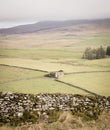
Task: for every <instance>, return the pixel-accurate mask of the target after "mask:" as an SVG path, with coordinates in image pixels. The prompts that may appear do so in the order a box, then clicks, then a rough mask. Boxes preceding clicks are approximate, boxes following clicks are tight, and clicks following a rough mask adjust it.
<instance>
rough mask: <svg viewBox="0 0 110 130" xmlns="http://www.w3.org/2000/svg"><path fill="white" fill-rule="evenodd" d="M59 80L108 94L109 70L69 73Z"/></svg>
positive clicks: (109, 91) (109, 93) (109, 89)
mask: <svg viewBox="0 0 110 130" xmlns="http://www.w3.org/2000/svg"><path fill="white" fill-rule="evenodd" d="M60 80H61V81H64V82H67V83H71V84H73V85H76V86H79V87H81V88H84V89H87V90H89V91H91V92H94V93H97V94H99V95H105V96H109V95H110V72H96V73H95V72H93V73H79V74H74V75H73V74H70V75H66V76H64V77H63V78H61V79H60Z"/></svg>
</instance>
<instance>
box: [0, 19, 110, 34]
mask: <svg viewBox="0 0 110 130" xmlns="http://www.w3.org/2000/svg"><path fill="white" fill-rule="evenodd" d="M102 23H103V25H104V27H105V28H108V27H109V28H110V26H109V25H110V19H101V20H68V21H42V22H38V23H35V24H27V25H20V26H16V27H12V28H5V29H0V34H23V33H34V32H39V31H46V30H52V29H60V28H62V27H69V26H75V25H80V24H102Z"/></svg>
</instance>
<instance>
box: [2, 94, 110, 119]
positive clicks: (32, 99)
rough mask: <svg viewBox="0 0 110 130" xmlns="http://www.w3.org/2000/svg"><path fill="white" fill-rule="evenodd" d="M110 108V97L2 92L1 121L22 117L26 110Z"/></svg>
mask: <svg viewBox="0 0 110 130" xmlns="http://www.w3.org/2000/svg"><path fill="white" fill-rule="evenodd" d="M105 108H107V109H109V108H110V97H102V96H81V95H72V94H37V95H32V94H18V93H0V121H3V119H5V120H7V119H9V117H10V116H13V117H15V118H16V117H22V116H23V114H24V112H25V111H29V112H37V113H38V114H39V113H40V112H45V113H46V112H47V111H51V110H69V111H70V110H71V111H72V112H85V111H88V110H93V111H97V110H98V111H103V109H105Z"/></svg>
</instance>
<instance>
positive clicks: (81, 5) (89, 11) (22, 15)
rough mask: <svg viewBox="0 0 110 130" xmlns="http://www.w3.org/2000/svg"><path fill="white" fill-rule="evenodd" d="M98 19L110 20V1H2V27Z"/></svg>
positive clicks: (0, 6) (0, 3)
mask: <svg viewBox="0 0 110 130" xmlns="http://www.w3.org/2000/svg"><path fill="white" fill-rule="evenodd" d="M98 18H110V0H0V27H9V26H14V25H17V24H25V23H34V22H38V21H44V20H68V19H73V20H74V19H98Z"/></svg>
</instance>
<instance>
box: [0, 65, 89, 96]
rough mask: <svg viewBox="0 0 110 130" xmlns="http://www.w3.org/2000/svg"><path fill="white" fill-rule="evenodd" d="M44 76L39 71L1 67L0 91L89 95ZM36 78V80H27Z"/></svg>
mask: <svg viewBox="0 0 110 130" xmlns="http://www.w3.org/2000/svg"><path fill="white" fill-rule="evenodd" d="M44 75H45V73H43V72H39V71H32V70H25V69H20V68H15V67H7V66H0V91H12V92H19V93H33V94H37V93H73V94H76V93H80V94H87V93H85V92H84V91H82V90H79V89H76V88H73V87H70V86H68V85H64V84H61V83H59V82H56V81H55V80H54V79H53V78H46V77H44ZM34 76H35V77H36V78H32V79H27V78H31V77H34ZM17 79H20V80H17ZM13 80H14V81H13ZM6 81H9V82H6Z"/></svg>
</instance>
